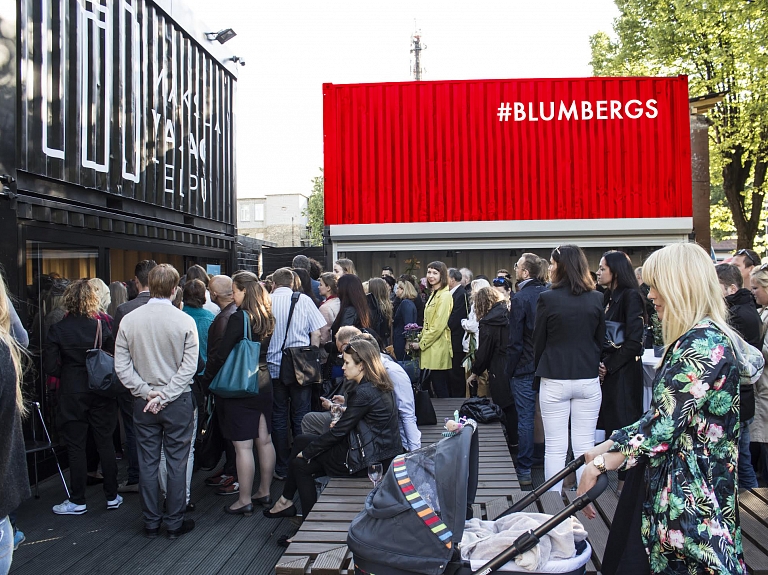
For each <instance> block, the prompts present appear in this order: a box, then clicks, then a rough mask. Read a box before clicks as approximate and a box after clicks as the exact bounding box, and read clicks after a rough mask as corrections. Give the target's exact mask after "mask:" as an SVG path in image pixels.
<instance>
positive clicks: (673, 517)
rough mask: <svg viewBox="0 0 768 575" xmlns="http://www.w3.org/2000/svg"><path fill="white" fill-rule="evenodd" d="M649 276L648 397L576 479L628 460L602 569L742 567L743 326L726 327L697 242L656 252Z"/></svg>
mask: <svg viewBox="0 0 768 575" xmlns="http://www.w3.org/2000/svg"><path fill="white" fill-rule="evenodd" d="M643 281H644V282H645V283H646V284H647V285H649V286H650V291H649V293H648V297H649V299H651V300H652V301H653V304H654V307H655V308H656V312H657V313H658V316H659V319H661V321H662V333H663V336H664V346H665V353H664V357H663V359H662V361H661V363H660V365H659V369H658V371H657V372H656V378H655V379H654V382H653V400H652V402H651V407H650V409H649V410H648V411H647V412H646V413H645V415H643V416H642V417H641V418H640V419H639V420H638V421H637V422H635V423H633V424H632V425H629V426H627V427H625V428H623V429H620V430H618V431H616V432H614V433H613V435H612V436H611V438H610V439H609V440H608V441H606V442H604V443H602V444H600V445H598V446H596V447H595V448H593V449H592V450H590V451H588V452H587V453H586V454H585V455H586V460H587V462H588V465H586V466H585V467H584V472H583V474H582V476H581V480H580V481H579V493H584V492H586V491H587V490H588V489H590V488H591V487H592V486H593V485H594V483H595V481H596V479H597V476H598V475H600V474H601V473H605V472H606V471H607V470H614V469H620V468H622V469H629V470H630V472H629V473H628V475H627V480H626V483H625V485H624V489H623V491H622V495H621V498H620V499H619V505H618V508H617V510H616V515H615V517H614V520H613V523H612V525H614V526H615V527H616V528H615V529H611V534H610V536H609V539H608V544H607V546H606V550H607V551H606V555H605V557H604V558H603V566H602V567H603V568H602V572H603V573H604V574H606V575H610V574H612V573H616V572H622V573H623V572H624V571H625V567H626V566H627V565H633V566H634V567H635V568H637V567H639V566H642V565H644V566H645V567H644V568H643V569H642V571H645V572H648V570H650V572H653V573H659V572H664V573H729V574H734V575H736V574H737V573H738V574H742V573H744V572H745V569H744V562H743V556H742V548H741V532H740V530H739V528H738V519H737V518H738V509H737V505H738V500H739V498H738V483H737V475H738V474H737V472H736V469H737V467H738V439H739V438H738V429H739V379H740V377H739V364H738V360H737V359H736V355H735V352H734V345H739V346H740V345H741V343H740V339H739V336H737V335H736V334H735V333H734V332H733V330H731V328H729V327H728V322H727V315H726V306H725V301H724V300H723V295H722V291H721V289H720V284H719V282H718V279H717V274H716V272H715V268H714V266H713V265H712V261H711V260H710V258H709V254H707V253H706V252H705V251H704V250H703V249H702V248H701V247H699V246H698V245H696V244H688V243H680V244H673V245H671V246H667V247H665V248H663V249H661V250H659V251H657V252H654V253H653V254H651V256H650V257H649V258H648V260H647V261H646V262H645V265H644V266H643ZM734 342H736V343H735V344H734ZM638 464H640V465H638ZM646 466H647V469H643V468H644V467H646ZM702 502H706V504H704V503H702ZM585 513H586V514H587V516H588V517H594V514H595V512H594V509H587V510H585ZM628 526H631V527H630V528H629V529H628V528H627V527H628ZM646 550H648V553H650V557H649V555H648V554H647V553H646ZM635 572H639V571H633V573H635Z"/></svg>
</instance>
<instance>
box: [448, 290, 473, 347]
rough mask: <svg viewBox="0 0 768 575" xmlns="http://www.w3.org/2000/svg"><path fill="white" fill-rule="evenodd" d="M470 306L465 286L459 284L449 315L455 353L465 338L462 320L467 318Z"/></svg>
mask: <svg viewBox="0 0 768 575" xmlns="http://www.w3.org/2000/svg"><path fill="white" fill-rule="evenodd" d="M468 308H469V303H468V302H467V292H466V290H464V289H463V286H459V287H458V288H457V289H456V291H455V292H453V309H452V310H451V315H449V316H448V329H450V330H451V346H452V347H453V349H454V354H455V351H456V349H459V350H460V349H462V347H461V340H462V339H463V338H464V328H463V327H461V320H463V319H467V309H468ZM461 355H463V352H462V354H461Z"/></svg>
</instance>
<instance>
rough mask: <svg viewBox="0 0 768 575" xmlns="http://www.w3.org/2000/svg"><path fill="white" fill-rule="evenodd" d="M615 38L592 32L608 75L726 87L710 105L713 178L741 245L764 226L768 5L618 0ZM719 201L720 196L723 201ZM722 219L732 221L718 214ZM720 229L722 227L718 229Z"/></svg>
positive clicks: (707, 90)
mask: <svg viewBox="0 0 768 575" xmlns="http://www.w3.org/2000/svg"><path fill="white" fill-rule="evenodd" d="M615 1H616V5H617V6H618V8H619V13H620V15H619V17H618V18H617V19H616V20H615V21H614V33H615V40H614V39H612V38H611V37H609V36H608V35H607V34H606V33H604V32H598V33H597V34H595V35H594V36H592V37H591V38H590V46H591V49H592V62H591V64H592V69H593V71H594V73H595V74H596V75H602V76H634V75H643V76H646V75H654V76H672V75H677V74H686V75H687V76H688V81H689V91H690V94H691V95H692V96H700V95H704V94H711V93H715V92H725V91H727V92H728V93H727V94H726V95H725V97H724V99H723V101H722V102H721V103H719V104H717V105H716V106H715V108H713V109H712V110H710V111H709V112H707V116H708V117H709V119H710V120H712V127H711V128H710V131H709V134H710V161H711V166H712V175H713V184H714V185H715V186H720V185H722V191H723V195H724V197H725V198H726V199H727V204H723V207H724V209H726V210H727V209H730V210H731V211H732V214H733V227H734V231H735V235H736V238H737V244H738V247H739V248H748V247H752V246H753V242H754V239H755V235H756V234H757V233H758V232H759V231H762V222H763V220H762V218H761V213H760V212H761V207H762V205H763V200H764V195H765V188H764V185H765V176H766V169H767V168H768V50H766V49H765V46H767V45H768V10H766V8H765V3H764V2H754V1H753V2H749V1H745V0H615ZM718 203H719V202H718ZM718 217H719V220H720V221H719V224H718V225H720V226H726V227H727V223H725V222H723V221H722V220H723V218H722V215H721V214H718ZM718 233H720V231H719V230H718Z"/></svg>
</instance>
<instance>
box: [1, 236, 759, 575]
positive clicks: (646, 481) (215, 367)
mask: <svg viewBox="0 0 768 575" xmlns="http://www.w3.org/2000/svg"><path fill="white" fill-rule="evenodd" d="M425 272H426V273H425V276H424V277H423V278H417V277H415V276H413V275H411V274H403V275H400V276H396V275H395V272H394V270H392V269H391V268H388V267H387V268H384V269H382V273H381V276H380V277H374V278H370V279H368V280H367V281H363V280H362V279H361V278H360V277H359V276H358V275H357V272H356V269H355V265H354V262H352V261H351V260H349V259H340V260H338V261H336V262H334V265H333V271H332V272H323V268H322V265H321V264H319V263H318V262H316V261H314V260H311V259H310V258H307V257H305V256H303V255H299V256H296V258H294V260H293V263H292V267H290V268H288V267H286V268H281V269H278V270H275V271H274V272H273V273H271V274H270V275H268V276H267V277H265V278H264V279H263V280H260V278H258V277H257V276H256V275H254V274H253V273H251V272H247V271H238V272H236V273H234V274H233V275H232V276H231V277H229V276H224V275H216V276H213V277H209V276H208V274H207V273H206V272H205V270H204V269H203V268H202V267H200V266H192V267H190V268H189V269H187V270H186V273H185V274H184V276H181V277H180V274H179V272H178V271H177V270H176V269H175V268H173V266H171V265H168V264H157V263H155V262H154V261H151V260H144V261H141V262H139V263H137V265H136V267H135V277H134V278H132V280H131V282H130V283H129V284H128V285H126V284H122V283H120V282H113V283H112V284H111V285H109V286H107V285H106V284H104V282H103V281H101V280H99V279H98V278H93V279H79V280H74V281H66V280H61V279H60V278H54V280H53V281H52V282H51V286H50V287H49V296H48V298H49V301H48V303H47V310H46V311H47V313H46V314H45V317H44V318H40V320H41V321H39V322H37V323H39V324H40V325H41V326H43V327H42V330H43V332H42V333H40V334H38V335H39V337H40V339H41V341H42V342H44V345H43V346H42V362H43V366H44V369H45V372H46V374H47V376H48V378H49V379H48V385H49V386H55V391H56V398H57V401H56V425H57V427H58V430H59V433H60V437H61V441H62V443H63V444H64V445H65V446H66V449H67V453H68V456H69V467H70V476H69V487H70V496H69V498H68V499H67V500H65V501H63V502H62V503H60V504H57V505H55V506H54V507H53V512H54V513H56V514H59V515H80V514H83V513H86V512H87V510H88V502H87V501H86V489H85V488H86V485H88V484H89V482H92V481H100V482H102V483H103V491H104V496H105V500H106V507H107V509H117V508H118V507H120V505H121V504H122V503H123V496H124V495H125V494H128V493H140V494H141V506H142V512H143V518H144V534H145V536H146V537H149V538H154V537H157V536H158V534H159V532H160V530H161V528H162V527H163V526H164V527H165V530H166V533H167V536H168V537H169V538H171V539H175V538H177V537H179V536H182V535H183V534H185V533H188V532H189V531H191V530H192V529H194V527H195V523H194V520H193V519H191V518H190V517H189V515H190V514H191V513H192V512H193V511H194V510H195V506H194V503H193V501H192V497H191V496H192V494H191V493H190V484H191V477H192V472H193V469H194V467H195V464H194V457H195V444H196V440H197V439H198V438H199V435H200V430H201V428H202V427H203V426H204V423H203V422H208V425H216V426H218V429H219V430H220V431H221V435H222V436H223V437H224V439H225V442H224V463H223V466H222V467H221V469H218V470H216V471H215V472H214V473H213V474H212V475H211V476H210V477H208V478H207V479H206V481H205V483H206V485H207V486H209V487H211V488H212V489H215V490H216V493H217V494H219V495H236V496H237V497H236V500H234V498H233V502H232V503H230V504H228V505H225V506H224V507H223V512H224V513H227V514H233V515H243V516H250V515H252V514H253V513H254V510H255V509H256V508H258V507H261V508H262V513H263V515H264V516H265V517H267V518H280V517H289V516H295V515H297V513H298V509H297V506H296V503H295V501H294V500H295V498H296V496H297V495H298V499H299V502H300V507H301V512H302V513H303V514H304V515H305V516H306V514H307V513H309V511H310V510H311V509H312V507H313V505H314V504H315V502H316V499H317V490H316V486H315V478H316V477H318V476H323V475H328V476H343V477H349V476H365V475H366V474H367V472H368V467H369V466H370V465H373V464H377V463H380V464H382V465H383V467H384V469H386V468H387V467H388V465H389V463H390V462H391V461H392V459H393V458H394V457H395V456H397V455H398V454H400V453H402V452H404V451H412V450H415V449H418V448H419V447H420V446H421V438H420V433H419V430H418V427H417V425H416V415H415V406H414V403H415V402H414V391H413V386H412V385H413V380H412V377H411V375H409V372H408V371H406V367H411V368H412V366H413V363H414V362H417V363H418V370H419V371H418V373H419V376H418V382H419V384H420V385H423V386H427V387H428V388H429V389H430V390H431V392H432V394H433V396H435V397H458V398H464V397H472V396H477V395H480V396H484V395H489V396H490V397H491V399H492V401H493V403H495V404H496V405H498V407H499V408H500V410H501V412H502V413H503V418H502V421H503V423H504V428H505V432H506V436H507V442H508V445H509V447H510V451H511V453H512V455H513V458H514V460H515V466H516V471H517V477H518V480H519V482H520V484H521V486H530V485H531V484H532V477H531V470H532V468H533V467H534V466H536V465H537V464H543V466H544V475H545V478H547V479H549V478H550V477H552V476H554V475H555V474H556V473H557V472H558V471H559V470H560V469H561V468H562V467H563V466H564V464H565V462H566V458H567V457H568V453H569V450H570V451H571V452H572V454H573V456H575V457H579V456H580V455H584V456H585V457H586V459H587V462H588V465H586V466H584V467H583V468H581V469H580V470H579V471H578V473H577V483H578V490H579V492H585V491H586V490H587V489H589V487H590V486H591V485H593V484H594V481H595V480H596V477H597V475H599V474H600V473H604V472H606V471H607V470H618V471H619V492H620V494H621V495H622V497H621V499H620V503H619V508H618V511H617V513H618V514H619V515H617V517H621V518H622V521H621V524H622V525H631V526H632V528H631V529H623V530H622V532H621V533H618V532H617V533H614V532H613V531H612V532H611V538H612V539H611V541H613V542H615V543H617V544H616V545H609V548H610V552H609V553H608V555H607V557H606V558H605V559H604V564H603V572H604V573H611V572H617V571H616V570H617V569H618V568H619V566H621V570H622V572H626V571H625V568H626V565H630V564H631V565H635V566H636V567H637V569H638V571H637V572H639V573H642V572H648V571H649V569H650V570H651V571H653V572H657V571H661V570H664V569H670V570H671V571H675V570H681V571H682V570H686V571H687V570H688V569H689V568H691V566H692V565H693V566H695V565H704V566H705V567H706V568H707V569H711V570H713V572H727V573H737V572H741V571H740V569H743V561H742V554H741V542H740V532H739V530H738V519H737V513H736V510H735V506H736V505H737V501H738V489H739V488H749V487H755V486H757V485H758V481H768V437H767V436H768V431H766V428H767V426H768V393H767V388H768V376H761V378H760V379H759V380H758V382H757V384H756V385H752V383H751V382H749V381H744V378H743V376H742V375H741V364H742V363H743V362H744V359H743V355H744V350H745V349H755V348H756V350H755V351H754V353H758V354H759V353H760V352H762V353H763V354H764V355H766V356H768V346H766V343H765V341H766V340H765V337H766V328H767V327H768V264H761V262H760V258H759V256H758V255H757V254H756V253H755V252H753V251H751V250H740V251H739V252H737V254H735V255H734V256H733V258H732V259H731V261H730V262H728V263H723V264H719V265H717V266H714V265H713V264H712V261H711V260H710V259H709V256H708V255H707V254H706V253H705V252H704V251H703V250H702V249H701V248H700V247H698V246H696V245H695V244H675V245H672V246H668V247H666V248H663V249H661V250H659V251H657V252H654V253H653V254H651V255H650V257H649V258H648V259H647V261H646V262H645V264H644V266H643V268H637V269H633V266H632V263H631V260H630V258H629V256H627V255H626V254H624V253H623V252H620V251H609V252H606V253H605V254H604V255H603V256H602V258H601V259H600V262H599V266H598V268H597V270H596V271H594V272H592V271H591V270H590V269H589V265H588V262H587V258H586V256H585V254H584V252H583V251H582V250H581V249H580V248H579V247H578V246H575V245H561V246H558V247H556V248H555V249H554V250H552V252H551V254H550V258H549V259H548V260H547V259H544V258H541V257H539V256H538V255H536V254H533V253H524V254H522V255H521V256H520V258H519V259H518V260H517V261H516V262H515V263H514V271H513V272H512V273H510V272H509V271H507V270H506V269H500V270H498V271H497V273H496V275H495V276H492V277H487V276H483V275H477V276H474V275H473V273H472V272H471V271H470V270H469V269H467V268H462V269H455V268H449V267H448V266H446V265H445V264H444V263H443V262H440V261H434V262H431V263H429V264H428V265H427V266H426V269H425ZM0 283H2V282H0ZM129 288H132V289H129ZM129 291H132V292H134V293H129ZM758 306H760V308H761V309H762V311H760V312H759V311H758ZM414 326H415V327H414ZM654 327H655V328H656V330H655V331H656V332H657V333H655V334H654ZM658 332H660V333H658ZM26 337H27V333H26V331H25V330H24V329H23V327H22V326H21V324H20V322H19V321H18V317H17V316H16V314H15V311H14V308H13V305H11V302H10V299H9V297H8V296H7V294H6V291H5V287H4V286H3V287H2V288H0V374H2V377H0V379H1V380H2V381H0V383H1V384H2V385H0V431H1V432H2V433H0V437H2V438H3V439H2V441H0V462H5V465H3V464H2V463H0V486H1V487H2V494H1V495H0V518H5V517H6V516H8V515H12V513H13V511H14V510H15V509H16V508H17V507H18V506H19V505H20V504H21V502H22V501H23V499H24V498H26V497H28V496H29V485H28V483H29V482H28V479H27V475H26V473H27V472H26V464H25V458H24V453H23V446H22V447H20V442H21V441H22V437H21V423H20V422H21V417H22V416H23V415H24V414H25V412H26V407H25V405H24V402H23V401H22V397H21V374H22V363H23V361H22V359H23V356H24V351H23V348H24V346H25V345H26V343H27V341H28V340H27V339H26ZM654 337H655V338H656V343H659V344H661V345H662V347H663V350H662V356H661V358H660V360H659V365H658V370H657V374H656V379H655V381H654V387H653V400H652V404H651V408H650V409H649V410H647V411H646V410H644V406H643V366H642V361H641V357H642V355H643V353H644V350H645V349H646V348H647V347H652V346H653V344H654ZM244 339H247V340H250V341H252V342H258V343H259V344H260V356H259V358H258V366H256V365H254V366H253V367H257V368H258V369H257V378H258V394H252V395H248V396H247V397H246V396H243V397H228V396H226V395H223V394H217V391H216V387H215V386H213V387H212V383H213V382H214V381H216V380H217V375H218V374H219V373H220V372H221V371H222V369H224V368H225V365H226V364H227V360H228V358H230V357H231V356H232V354H234V353H236V350H237V349H238V348H239V346H240V344H241V343H243V340H244ZM659 340H660V341H659ZM96 346H99V347H101V348H102V349H103V350H104V351H106V352H108V353H110V354H114V367H115V373H116V376H117V378H118V379H119V382H120V384H121V391H120V392H119V393H117V394H116V397H114V396H108V395H103V394H98V393H95V392H93V391H92V390H91V389H90V388H89V383H88V372H87V368H86V354H87V352H88V350H91V349H93V348H94V347H96ZM302 346H311V347H313V348H320V349H323V350H324V351H325V352H326V353H325V354H323V355H324V357H327V360H326V361H325V363H324V365H323V375H322V380H323V383H322V384H315V385H297V384H296V383H291V382H288V381H286V380H285V378H284V375H285V366H284V365H283V362H285V361H287V360H286V359H285V358H286V357H289V356H287V355H286V350H289V349H291V348H296V347H302ZM409 364H410V365H409ZM281 368H282V369H281ZM219 393H221V392H219ZM537 408H538V409H537ZM539 417H540V421H541V424H542V425H543V429H544V445H543V446H541V445H538V446H537V445H536V444H535V443H534V437H535V434H534V427H535V421H536V419H537V418H539ZM605 437H608V438H609V439H607V440H606V441H602V439H604V438H605ZM542 448H543V449H542ZM117 453H120V454H121V455H122V456H124V457H125V458H126V459H127V464H128V465H127V477H126V478H125V479H124V480H123V481H122V482H119V481H118V465H117V458H118V457H119V455H117ZM257 463H258V476H257V474H256V469H257ZM99 468H100V471H99ZM275 481H279V482H283V483H282V492H281V496H280V497H279V498H278V499H277V500H275V501H273V500H272V497H271V492H272V490H271V486H272V484H273V482H275ZM552 489H553V490H555V491H558V492H559V491H560V490H561V489H563V486H562V485H561V484H557V485H555V486H553V487H552ZM702 497H704V498H705V499H707V500H708V501H710V502H711V504H709V505H705V506H704V505H700V504H699V503H697V502H700V501H701V500H702V499H701V498H702ZM682 511H685V513H682ZM590 512H591V513H593V510H588V513H590ZM614 524H617V521H616V519H614ZM702 525H703V526H705V528H704V529H702V527H701V526H702ZM2 530H3V531H2V533H3V538H0V561H3V560H4V559H3V557H6V556H7V557H8V565H9V564H10V553H8V554H7V555H4V554H3V549H4V547H3V545H4V543H3V542H4V541H5V542H7V541H8V540H9V539H8V538H9V537H10V539H11V540H12V539H13V528H12V524H11V521H10V519H6V520H5V521H4V522H3V523H2ZM688 540H691V541H693V542H694V543H695V544H694V543H692V544H690V545H688V544H683V542H687V541H688ZM280 543H281V544H283V545H287V544H288V543H289V540H288V539H287V538H283V539H282V540H281V541H280ZM694 549H699V551H697V552H694V551H693V550H694ZM11 550H12V546H11ZM649 554H650V559H648V557H649ZM643 558H645V559H644V560H643ZM2 567H3V563H1V562H0V572H3V569H2Z"/></svg>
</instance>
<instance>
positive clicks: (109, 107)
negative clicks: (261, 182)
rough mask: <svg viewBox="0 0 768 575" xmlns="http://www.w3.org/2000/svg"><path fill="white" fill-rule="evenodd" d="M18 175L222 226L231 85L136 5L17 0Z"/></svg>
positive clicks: (127, 1) (228, 191)
mask: <svg viewBox="0 0 768 575" xmlns="http://www.w3.org/2000/svg"><path fill="white" fill-rule="evenodd" d="M20 6H21V8H20V22H19V30H20V35H19V56H20V65H21V69H20V72H21V82H20V84H21V100H20V104H19V105H20V113H19V123H20V130H19V132H20V134H19V135H20V142H19V143H18V146H19V147H18V149H19V153H18V167H19V169H21V170H25V171H28V172H31V173H34V174H38V175H41V176H47V177H50V178H53V179H56V180H62V181H65V182H68V183H72V184H77V185H80V186H84V187H87V188H93V189H97V190H100V191H103V192H107V193H110V194H115V195H117V196H121V197H125V198H132V199H136V200H140V201H142V202H147V203H150V204H153V205H156V206H161V207H165V208H171V209H174V210H177V211H181V212H184V213H187V214H190V215H194V216H199V217H204V218H209V219H212V220H216V221H218V222H224V223H233V221H232V202H233V200H234V189H235V188H234V185H235V182H234V165H235V164H234V131H233V122H234V117H233V103H234V92H235V79H234V78H233V77H232V75H231V74H230V73H228V72H227V71H226V70H225V69H224V68H223V67H222V66H221V65H220V64H219V63H218V62H217V61H215V60H214V59H212V58H211V57H210V55H209V54H208V53H207V52H205V51H204V50H202V49H201V48H200V47H199V46H198V45H197V44H196V43H195V42H194V41H192V40H191V39H190V38H189V37H188V36H187V35H186V34H184V32H183V31H182V30H181V29H180V28H178V27H177V26H176V25H175V23H174V22H173V21H172V20H170V19H169V18H167V17H166V16H165V14H164V13H163V12H162V11H161V10H158V9H157V8H156V7H155V6H154V5H153V4H151V3H149V2H146V1H144V0H61V1H59V0H21V2H20Z"/></svg>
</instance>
